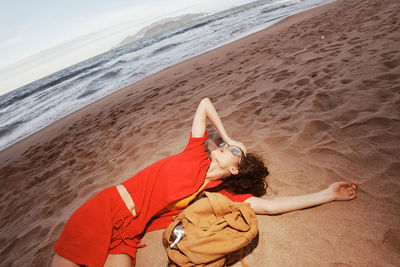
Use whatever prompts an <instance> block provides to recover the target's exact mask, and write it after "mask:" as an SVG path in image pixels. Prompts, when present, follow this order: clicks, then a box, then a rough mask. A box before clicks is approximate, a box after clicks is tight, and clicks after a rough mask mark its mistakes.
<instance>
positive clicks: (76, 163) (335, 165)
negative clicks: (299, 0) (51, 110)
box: [0, 0, 400, 267]
mask: <svg viewBox="0 0 400 267" xmlns="http://www.w3.org/2000/svg"><path fill="white" fill-rule="evenodd" d="M399 14H400V4H399V3H398V1H396V0H381V1H378V0H368V1H358V0H337V1H335V2H331V3H328V4H326V5H323V6H319V7H316V8H313V9H311V10H307V11H304V12H301V13H298V14H295V15H293V16H290V17H289V18H286V19H284V20H283V21H281V22H279V23H277V24H275V25H273V26H272V27H270V28H268V29H265V30H263V31H260V32H257V33H254V34H252V35H250V36H247V37H245V38H243V39H240V40H237V41H235V42H233V43H230V44H227V45H225V46H222V47H219V48H217V49H214V50H211V51H208V52H206V53H204V54H201V55H199V56H196V57H194V58H191V59H189V60H186V61H184V62H181V63H179V64H176V65H174V66H171V67H168V68H166V69H164V70H163V71H160V72H158V73H156V74H153V75H151V76H148V77H146V78H144V79H142V80H140V81H138V82H135V83H133V84H131V85H129V86H126V87H124V88H122V89H120V90H118V91H116V92H114V93H112V94H110V95H108V96H106V97H104V98H102V99H100V100H97V101H96V102H94V103H92V104H90V105H88V106H86V107H84V108H82V109H80V110H78V111H75V112H74V113H72V114H70V115H68V116H67V117H65V118H63V119H61V120H58V121H57V122H55V123H53V124H51V125H49V126H47V127H46V128H44V129H42V130H41V131H39V132H37V133H35V134H33V135H31V136H29V137H27V138H25V139H23V140H21V141H19V142H17V143H16V144H14V145H13V146H11V147H9V148H7V149H5V150H3V151H1V152H0V173H1V177H0V179H2V181H3V186H2V187H1V189H0V201H1V203H2V205H1V206H0V208H1V210H2V218H0V228H1V233H2V236H1V240H3V244H4V246H3V249H1V250H0V261H1V262H2V263H3V264H4V265H13V264H14V265H15V266H22V265H27V263H28V265H31V266H47V265H48V263H49V257H50V256H51V255H52V253H53V251H52V246H53V244H54V243H55V241H56V239H57V238H58V236H59V234H60V232H61V230H62V229H63V226H64V224H65V222H66V221H67V219H68V218H69V216H70V215H71V213H72V212H73V211H74V210H75V209H76V208H78V207H79V206H80V205H81V204H82V203H84V202H85V201H87V200H88V199H90V198H91V197H92V196H94V195H95V194H96V193H97V192H99V191H100V190H102V189H104V188H107V187H110V186H113V185H115V184H118V183H121V182H122V181H124V180H126V179H127V178H129V177H131V176H132V175H134V174H135V173H136V172H137V171H138V170H141V169H143V168H144V167H146V166H148V165H149V164H151V163H153V162H155V161H157V160H160V159H162V158H165V157H167V156H169V155H173V154H176V153H178V152H180V151H181V150H182V149H183V148H184V147H185V145H186V143H187V140H188V136H189V132H190V127H191V123H192V119H193V115H194V112H195V109H196V108H197V105H198V102H199V101H200V99H201V98H203V97H209V98H210V99H211V100H212V102H213V104H214V105H215V107H216V109H217V111H218V113H219V115H220V117H221V119H222V121H223V123H224V126H225V129H226V131H227V132H228V133H229V134H230V136H231V137H232V138H233V139H236V140H241V141H242V142H243V143H244V144H245V145H246V147H247V149H248V150H249V151H252V152H255V153H256V154H259V155H260V156H261V157H262V158H263V159H264V160H265V161H266V163H267V164H268V168H269V170H270V175H269V177H268V179H267V181H268V183H269V188H268V193H267V195H266V196H264V197H265V198H274V197H285V196H295V195H300V194H306V193H312V192H317V191H320V190H322V189H324V188H326V187H327V186H329V185H330V184H332V183H334V182H338V181H357V182H358V184H359V191H358V197H357V199H355V200H352V201H346V202H338V201H335V202H331V203H328V204H325V205H321V206H316V207H313V208H309V209H305V210H300V211H294V212H290V213H285V214H282V215H279V216H257V218H258V225H259V238H258V239H257V240H255V242H254V243H252V246H251V247H249V248H248V252H249V254H248V255H247V256H246V257H245V258H244V260H245V262H246V263H247V264H248V265H249V266H256V267H258V266H260V267H261V266H264V265H265V262H268V264H270V265H271V266H338V265H340V266H381V265H382V266H399V265H400V250H399V246H398V244H399V241H400V225H399V218H400V179H399V176H398V174H399V172H400V160H399V159H400V152H399V151H398V147H399V146H400V136H399V132H400V119H399V118H400V106H399V103H400V86H399V80H400V50H399V49H398V43H399V41H400V15H399ZM208 129H209V131H210V137H209V142H208V146H209V147H212V146H213V145H215V144H214V143H217V142H218V135H217V133H216V131H215V130H213V129H212V127H209V128H208ZM7 158H8V160H7ZM161 234H162V230H159V231H155V232H151V233H148V234H146V235H145V237H144V238H143V240H142V243H145V244H147V247H145V248H140V249H138V255H137V266H162V265H165V264H166V255H165V252H164V248H163V247H162V243H161V241H160V240H161ZM233 266H240V263H236V264H234V265H233Z"/></svg>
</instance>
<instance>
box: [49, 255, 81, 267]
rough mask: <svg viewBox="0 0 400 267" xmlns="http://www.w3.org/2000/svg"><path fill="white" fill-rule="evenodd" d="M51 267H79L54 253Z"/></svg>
mask: <svg viewBox="0 0 400 267" xmlns="http://www.w3.org/2000/svg"><path fill="white" fill-rule="evenodd" d="M51 267H79V265H78V264H76V263H74V262H72V261H70V260H68V259H66V258H64V257H63V256H61V255H58V254H57V253H56V254H55V255H54V257H53V261H52V262H51Z"/></svg>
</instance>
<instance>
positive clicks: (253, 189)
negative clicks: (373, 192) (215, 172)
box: [206, 153, 269, 197]
mask: <svg viewBox="0 0 400 267" xmlns="http://www.w3.org/2000/svg"><path fill="white" fill-rule="evenodd" d="M238 167H239V173H238V174H236V175H231V176H229V177H227V178H225V179H223V180H222V183H221V184H220V185H218V186H216V187H214V188H210V189H207V190H206V191H209V192H218V191H221V190H226V191H229V192H231V193H234V194H252V195H254V196H256V197H261V196H263V195H265V193H266V192H267V187H268V184H267V182H266V181H265V178H266V177H267V176H268V174H269V171H268V168H267V167H266V166H265V165H264V161H263V160H262V159H261V158H260V157H259V156H257V155H255V154H253V153H247V154H246V156H244V157H243V158H242V160H241V162H240V163H239V166H238Z"/></svg>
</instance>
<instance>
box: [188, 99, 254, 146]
mask: <svg viewBox="0 0 400 267" xmlns="http://www.w3.org/2000/svg"><path fill="white" fill-rule="evenodd" d="M207 119H209V120H210V121H211V123H212V124H213V125H214V127H215V129H217V131H218V133H219V135H220V136H221V138H222V139H223V140H224V142H226V143H227V144H230V145H235V146H238V147H240V149H242V151H243V152H244V153H246V152H247V151H246V148H245V147H244V145H243V144H242V143H240V142H237V141H235V140H233V139H231V138H230V137H229V135H228V134H227V133H226V131H225V128H224V126H223V124H222V121H221V119H220V117H219V115H218V113H217V111H216V110H215V108H214V105H213V104H212V103H211V101H210V99H208V98H203V99H202V100H201V101H200V104H199V106H198V107H197V110H196V114H195V115H194V119H193V125H192V137H203V136H204V133H205V131H206V128H207Z"/></svg>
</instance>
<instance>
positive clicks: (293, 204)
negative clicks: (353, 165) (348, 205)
mask: <svg viewBox="0 0 400 267" xmlns="http://www.w3.org/2000/svg"><path fill="white" fill-rule="evenodd" d="M355 197H357V183H355V182H351V183H348V182H338V183H334V184H331V185H330V186H329V187H328V188H327V189H325V190H322V191H319V192H316V193H312V194H307V195H301V196H293V197H277V198H274V199H262V198H258V197H251V198H249V199H247V200H245V202H247V203H250V205H251V207H252V208H253V210H254V211H255V213H257V214H271V215H272V214H281V213H285V212H289V211H294V210H299V209H304V208H308V207H312V206H316V205H321V204H324V203H328V202H331V201H334V200H351V199H354V198H355Z"/></svg>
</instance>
